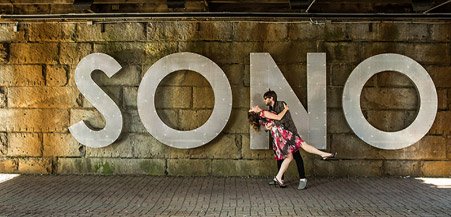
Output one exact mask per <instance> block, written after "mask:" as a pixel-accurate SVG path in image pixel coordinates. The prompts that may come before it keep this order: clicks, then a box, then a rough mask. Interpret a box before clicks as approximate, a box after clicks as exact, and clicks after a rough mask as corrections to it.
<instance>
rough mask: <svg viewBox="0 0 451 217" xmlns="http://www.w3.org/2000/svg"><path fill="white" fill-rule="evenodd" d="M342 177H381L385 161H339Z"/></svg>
mask: <svg viewBox="0 0 451 217" xmlns="http://www.w3.org/2000/svg"><path fill="white" fill-rule="evenodd" d="M339 162H340V163H339V167H340V173H339V174H340V175H346V176H351V177H352V176H370V177H371V176H381V175H382V174H383V170H382V166H383V161H380V160H371V161H369V160H344V161H339Z"/></svg>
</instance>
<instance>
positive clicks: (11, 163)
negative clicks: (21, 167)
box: [0, 158, 19, 173]
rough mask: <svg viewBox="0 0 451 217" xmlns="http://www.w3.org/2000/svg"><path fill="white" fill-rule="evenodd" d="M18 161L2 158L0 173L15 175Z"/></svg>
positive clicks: (0, 160)
mask: <svg viewBox="0 0 451 217" xmlns="http://www.w3.org/2000/svg"><path fill="white" fill-rule="evenodd" d="M18 164H19V163H18V161H17V160H16V159H8V158H0V172H1V173H13V172H16V171H17V167H18Z"/></svg>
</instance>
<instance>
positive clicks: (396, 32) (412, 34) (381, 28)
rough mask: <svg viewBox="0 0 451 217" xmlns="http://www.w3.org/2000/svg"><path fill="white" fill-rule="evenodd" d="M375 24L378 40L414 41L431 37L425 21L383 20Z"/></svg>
mask: <svg viewBox="0 0 451 217" xmlns="http://www.w3.org/2000/svg"><path fill="white" fill-rule="evenodd" d="M375 25H376V29H377V39H378V40H383V41H390V42H392V41H408V42H413V41H425V40H428V39H430V34H429V29H428V25H427V24H424V23H397V22H381V23H378V24H375Z"/></svg>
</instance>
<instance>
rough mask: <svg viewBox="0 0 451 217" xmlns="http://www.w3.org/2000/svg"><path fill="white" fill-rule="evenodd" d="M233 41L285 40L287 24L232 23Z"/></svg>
mask: <svg viewBox="0 0 451 217" xmlns="http://www.w3.org/2000/svg"><path fill="white" fill-rule="evenodd" d="M233 30H234V35H233V40H234V41H285V40H286V39H287V36H288V27H287V25H281V24H279V23H262V22H257V21H241V22H234V23H233Z"/></svg>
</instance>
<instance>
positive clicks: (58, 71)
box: [45, 65, 68, 86]
mask: <svg viewBox="0 0 451 217" xmlns="http://www.w3.org/2000/svg"><path fill="white" fill-rule="evenodd" d="M67 75H68V72H67V67H65V66H63V65H47V67H46V73H45V82H46V85H47V86H65V85H66V84H67V82H68V77H67Z"/></svg>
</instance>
